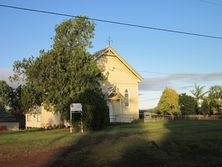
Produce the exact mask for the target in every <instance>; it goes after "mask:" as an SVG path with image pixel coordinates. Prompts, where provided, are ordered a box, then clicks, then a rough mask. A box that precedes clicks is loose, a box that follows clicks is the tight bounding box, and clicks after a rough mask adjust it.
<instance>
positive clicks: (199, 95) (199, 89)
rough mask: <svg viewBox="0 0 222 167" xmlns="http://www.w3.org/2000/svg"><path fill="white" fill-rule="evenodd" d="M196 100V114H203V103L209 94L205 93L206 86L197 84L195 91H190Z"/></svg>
mask: <svg viewBox="0 0 222 167" xmlns="http://www.w3.org/2000/svg"><path fill="white" fill-rule="evenodd" d="M190 92H191V93H192V95H193V96H194V98H195V100H196V113H197V114H201V110H200V108H201V103H202V101H203V99H204V96H205V94H206V93H207V92H204V86H200V85H197V84H195V85H194V89H193V90H191V91H190Z"/></svg>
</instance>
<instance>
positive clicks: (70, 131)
mask: <svg viewBox="0 0 222 167" xmlns="http://www.w3.org/2000/svg"><path fill="white" fill-rule="evenodd" d="M69 124H70V133H72V111H70V122H69Z"/></svg>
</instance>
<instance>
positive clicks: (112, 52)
mask: <svg viewBox="0 0 222 167" xmlns="http://www.w3.org/2000/svg"><path fill="white" fill-rule="evenodd" d="M103 55H108V56H116V57H117V58H118V59H119V60H120V61H121V62H122V63H123V64H124V65H125V66H126V67H127V68H128V69H129V70H130V71H131V72H132V73H133V74H134V75H135V76H136V77H137V78H138V79H139V81H140V82H142V81H143V77H142V76H141V75H140V74H139V73H138V72H136V70H134V69H133V67H132V66H131V65H129V64H128V63H127V62H126V60H125V59H123V58H122V57H121V56H120V55H119V54H118V53H117V51H116V50H115V49H113V48H112V47H111V46H108V47H106V48H104V49H101V50H99V51H97V52H96V53H94V54H93V56H94V57H95V59H96V60H98V59H99V58H100V57H101V56H103Z"/></svg>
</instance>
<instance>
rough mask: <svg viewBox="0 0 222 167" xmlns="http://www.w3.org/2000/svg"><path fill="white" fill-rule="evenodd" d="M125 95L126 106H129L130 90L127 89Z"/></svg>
mask: <svg viewBox="0 0 222 167" xmlns="http://www.w3.org/2000/svg"><path fill="white" fill-rule="evenodd" d="M124 97H125V106H126V107H128V106H129V92H128V90H127V89H126V90H125V93H124Z"/></svg>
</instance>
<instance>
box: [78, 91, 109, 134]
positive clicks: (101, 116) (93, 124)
mask: <svg viewBox="0 0 222 167" xmlns="http://www.w3.org/2000/svg"><path fill="white" fill-rule="evenodd" d="M80 102H81V103H82V105H83V128H84V130H99V129H103V128H105V127H107V126H108V124H109V108H108V106H107V103H106V100H105V97H104V95H103V94H102V91H101V90H87V91H85V92H84V93H83V94H81V96H80Z"/></svg>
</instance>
